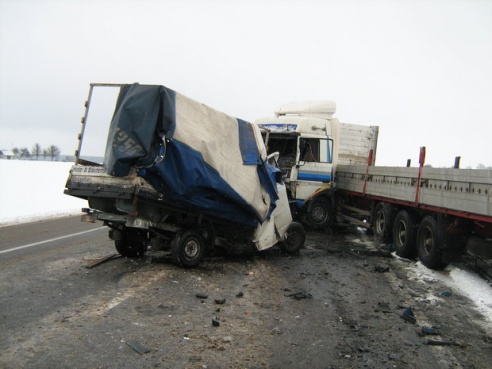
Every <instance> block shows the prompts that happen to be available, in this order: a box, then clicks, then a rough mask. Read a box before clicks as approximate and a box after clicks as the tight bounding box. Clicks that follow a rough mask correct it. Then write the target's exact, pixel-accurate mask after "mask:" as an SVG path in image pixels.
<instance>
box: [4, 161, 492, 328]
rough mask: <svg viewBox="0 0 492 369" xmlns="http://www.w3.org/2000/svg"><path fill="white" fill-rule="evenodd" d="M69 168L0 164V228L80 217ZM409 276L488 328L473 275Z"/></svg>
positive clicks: (488, 311) (488, 300)
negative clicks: (461, 299)
mask: <svg viewBox="0 0 492 369" xmlns="http://www.w3.org/2000/svg"><path fill="white" fill-rule="evenodd" d="M71 166H72V163H65V162H48V161H25V160H0V178H1V180H0V227H1V226H5V225H9V224H16V223H22V222H29V221H33V220H39V219H46V218H56V217H61V216H66V215H76V214H80V209H81V208H82V207H86V206H87V202H86V201H84V200H81V199H77V198H74V197H71V196H67V195H64V194H63V190H64V188H65V182H66V180H67V177H68V172H69V170H70V167H71ZM409 273H410V274H412V275H414V278H417V279H420V280H421V281H422V282H423V283H429V282H432V281H440V282H442V283H443V284H444V285H445V286H447V288H446V290H447V291H444V290H443V291H442V292H451V293H453V294H460V295H463V296H466V297H468V298H469V299H471V300H472V301H474V303H475V304H476V306H477V310H478V311H479V312H480V313H482V314H483V315H484V316H485V318H486V320H487V323H488V324H489V325H490V324H492V288H491V287H490V285H489V284H488V283H487V282H486V281H484V280H483V279H481V278H480V277H479V276H477V275H476V274H475V273H473V272H471V271H466V270H463V269H460V268H457V267H455V266H450V267H448V268H446V269H445V270H444V271H433V270H429V269H427V268H426V267H424V266H423V265H422V264H421V263H416V264H412V267H411V268H409ZM429 298H430V299H439V298H441V297H440V296H437V297H436V296H430V297H429Z"/></svg>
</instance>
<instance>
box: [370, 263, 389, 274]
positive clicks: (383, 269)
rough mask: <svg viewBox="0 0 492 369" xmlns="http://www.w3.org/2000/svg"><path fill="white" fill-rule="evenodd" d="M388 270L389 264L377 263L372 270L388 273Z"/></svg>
mask: <svg viewBox="0 0 492 369" xmlns="http://www.w3.org/2000/svg"><path fill="white" fill-rule="evenodd" d="M389 270H390V267H389V265H383V264H378V265H375V266H374V271H375V272H378V273H388V272H389Z"/></svg>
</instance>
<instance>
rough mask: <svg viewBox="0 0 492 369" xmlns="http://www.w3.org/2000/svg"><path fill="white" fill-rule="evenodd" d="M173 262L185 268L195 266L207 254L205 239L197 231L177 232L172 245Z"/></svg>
mask: <svg viewBox="0 0 492 369" xmlns="http://www.w3.org/2000/svg"><path fill="white" fill-rule="evenodd" d="M171 253H172V256H173V262H174V263H175V264H180V265H182V266H183V267H185V268H195V267H197V266H198V264H200V263H201V262H202V260H203V258H204V256H205V240H204V239H203V236H202V235H201V234H200V233H198V232H196V231H185V232H183V233H181V234H176V237H175V238H174V240H173V242H172V246H171Z"/></svg>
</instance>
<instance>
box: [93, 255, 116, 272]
mask: <svg viewBox="0 0 492 369" xmlns="http://www.w3.org/2000/svg"><path fill="white" fill-rule="evenodd" d="M118 258H121V255H120V254H111V255H108V256H105V257H103V258H101V259H97V260H96V261H93V262H92V263H90V264H88V265H86V266H85V267H86V268H87V269H92V268H94V267H96V266H98V265H101V264H103V263H105V262H107V261H110V260H115V259H118Z"/></svg>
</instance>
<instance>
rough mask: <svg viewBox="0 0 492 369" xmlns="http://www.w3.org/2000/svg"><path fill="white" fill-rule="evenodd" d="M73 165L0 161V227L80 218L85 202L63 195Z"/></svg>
mask: <svg viewBox="0 0 492 369" xmlns="http://www.w3.org/2000/svg"><path fill="white" fill-rule="evenodd" d="M72 165H73V163H66V162H51V161H29V160H0V227H1V226H5V225H9V224H16V223H21V222H28V221H33V220H39V219H46V218H54V217H60V216H65V215H75V214H81V211H80V209H81V208H82V207H87V201H85V200H82V199H77V198H75V197H72V196H68V195H64V194H63V190H64V189H65V182H66V181H67V178H68V173H69V170H70V168H71V166H72Z"/></svg>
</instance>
